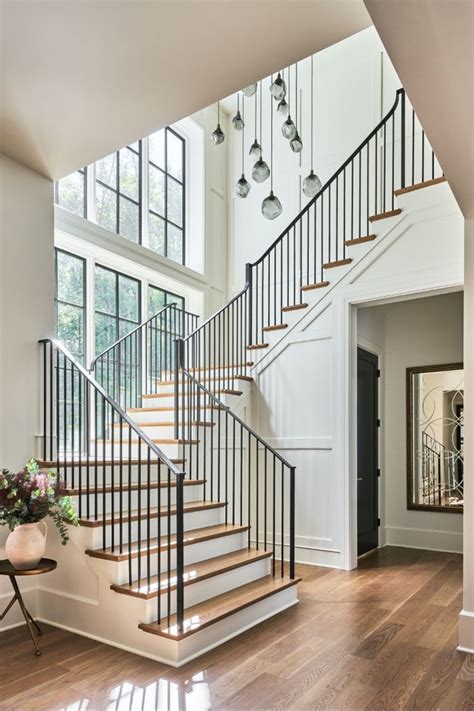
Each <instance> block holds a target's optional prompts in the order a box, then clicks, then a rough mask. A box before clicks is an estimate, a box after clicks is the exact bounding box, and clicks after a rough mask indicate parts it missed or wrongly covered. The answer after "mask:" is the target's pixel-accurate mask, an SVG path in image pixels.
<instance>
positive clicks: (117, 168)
mask: <svg viewBox="0 0 474 711" xmlns="http://www.w3.org/2000/svg"><path fill="white" fill-rule="evenodd" d="M135 143H138V150H136V149H135V148H132V146H131V145H127V146H124V147H123V148H120V149H119V150H118V151H114V152H113V153H110V154H109V155H108V156H105V158H108V157H109V156H111V155H115V187H114V186H112V185H108V184H107V183H106V182H104V181H103V180H101V179H100V178H98V177H97V168H96V170H95V183H96V184H97V183H98V184H99V185H101V186H102V187H103V188H105V189H106V190H110V192H112V193H115V233H116V234H118V235H120V236H121V237H123V238H124V239H126V240H127V241H128V242H131V243H132V244H140V245H141V244H143V217H142V212H143V209H142V206H143V140H142V139H140V140H139V141H135ZM124 150H129V151H131V152H132V153H134V154H135V155H136V156H138V200H135V199H134V198H131V197H130V196H129V195H126V194H125V193H124V192H122V191H121V190H120V151H124ZM99 162H100V161H96V163H95V165H97V163H99ZM121 199H123V200H127V201H128V202H131V203H132V204H133V205H135V206H136V207H137V208H138V239H137V241H136V242H135V240H132V239H129V238H128V237H127V236H126V235H124V234H122V233H121V232H120V200H121ZM95 206H96V218H95V221H96V223H97V224H98V225H99V226H100V227H103V228H104V229H108V228H107V227H104V226H103V225H101V224H100V223H99V222H98V221H97V196H95Z"/></svg>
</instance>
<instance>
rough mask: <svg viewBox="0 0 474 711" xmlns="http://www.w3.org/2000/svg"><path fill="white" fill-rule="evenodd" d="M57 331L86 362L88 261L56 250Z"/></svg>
mask: <svg viewBox="0 0 474 711" xmlns="http://www.w3.org/2000/svg"><path fill="white" fill-rule="evenodd" d="M55 306H56V333H57V336H58V338H59V340H60V341H62V343H64V345H65V346H66V348H68V349H69V350H70V351H71V353H72V354H73V355H74V356H75V357H76V358H77V359H78V360H79V361H80V362H81V363H84V359H85V351H86V343H85V330H86V261H85V259H82V257H76V256H75V255H74V254H69V252H63V251H62V250H60V249H57V250H56V298H55Z"/></svg>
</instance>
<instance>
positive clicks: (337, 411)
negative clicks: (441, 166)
mask: <svg viewBox="0 0 474 711" xmlns="http://www.w3.org/2000/svg"><path fill="white" fill-rule="evenodd" d="M399 205H400V206H401V207H402V214H401V215H400V216H399V217H398V218H393V220H392V221H387V224H386V225H384V224H383V222H382V223H379V225H378V226H376V227H375V228H374V229H375V230H376V234H377V238H376V240H375V241H374V242H370V243H367V244H366V245H362V246H358V247H354V248H353V251H352V252H351V256H353V257H354V259H355V261H354V262H353V263H352V264H351V265H350V267H349V268H347V269H342V270H341V271H339V270H334V273H331V276H330V279H331V285H330V287H329V288H328V289H325V290H321V289H318V290H316V291H315V292H312V293H311V292H308V295H307V297H305V298H306V300H307V301H308V302H309V305H310V307H309V308H308V309H305V310H303V311H302V312H294V313H293V314H290V315H288V316H287V320H288V323H289V327H288V328H287V329H286V331H284V332H283V335H281V332H278V331H276V332H274V333H273V334H267V337H268V338H269V340H270V347H269V348H267V349H265V352H264V355H263V356H262V357H261V359H260V360H259V362H258V364H257V367H256V368H255V370H254V373H255V378H256V381H257V387H256V388H255V389H254V391H253V393H254V395H253V398H254V399H253V403H252V412H253V413H254V427H255V429H256V430H257V431H258V432H259V434H260V435H261V436H262V437H264V438H265V439H266V440H267V441H268V442H269V443H270V444H271V445H272V446H274V447H275V448H276V449H278V450H281V452H282V454H283V456H284V457H285V458H286V459H287V460H288V461H289V462H291V463H292V464H294V465H295V466H296V549H297V553H296V555H297V559H298V560H300V561H302V562H308V563H315V564H318V565H330V566H336V567H341V568H352V567H355V566H356V565H357V549H356V542H357V467H356V462H357V457H356V436H355V435H356V412H357V410H356V383H357V370H356V368H357V359H356V347H357V341H358V338H357V336H358V333H357V320H356V318H355V316H356V309H357V306H358V305H361V304H362V303H365V304H366V305H368V304H369V303H370V304H372V305H374V304H376V303H378V304H380V303H384V302H387V301H389V300H397V301H399V300H401V299H404V298H415V296H418V297H420V296H422V295H431V294H433V293H436V292H443V291H444V292H446V291H450V290H454V289H459V288H460V287H461V285H462V281H463V242H462V236H463V235H462V217H461V215H460V213H459V210H458V208H457V205H456V203H455V201H454V198H453V196H452V193H451V192H450V190H449V187H448V186H447V185H446V184H444V185H438V186H435V187H432V188H429V189H427V190H426V191H416V192H414V193H412V194H410V195H406V196H403V199H402V198H400V199H399ZM336 271H338V272H339V273H336ZM338 280H339V281H338ZM458 298H460V297H458ZM359 313H361V314H362V315H361V323H362V326H361V334H360V337H359V342H360V343H361V345H364V346H365V347H367V348H370V349H375V352H382V351H383V349H384V347H385V336H384V322H383V319H382V317H381V316H378V318H377V319H375V318H374V319H372V321H371V322H370V323H369V322H368V320H367V317H365V319H364V310H363V309H359ZM461 318H462V317H461V316H459V318H458V320H457V322H456V323H457V326H458V331H457V333H458V336H459V337H460V331H459V328H460V323H461ZM364 320H365V323H364ZM450 328H453V324H451V323H450V325H449V326H448V328H447V331H448V333H449V337H450V339H451V340H452V337H453V334H452V333H451V332H450V330H449V329H450ZM362 335H363V340H362ZM415 335H416V337H417V338H418V335H417V334H416V333H415V334H413V333H412V337H413V338H414V336H415ZM420 340H421V339H420ZM428 345H429V342H428ZM420 347H421V346H420ZM458 348H462V343H461V341H459V342H458ZM382 355H383V353H382ZM447 355H448V353H445V352H444V351H443V352H442V353H441V355H440V358H442V359H443V360H444V358H445V357H447ZM451 355H452V354H451ZM458 359H459V353H458V356H457V357H456V358H455V360H458ZM429 360H430V358H428V362H429ZM450 360H452V358H450ZM389 367H392V366H391V365H390V366H388V365H387V364H386V363H384V360H383V358H382V360H381V368H382V370H383V371H384V372H386V371H387V370H388V368H389ZM403 383H404V381H403ZM399 395H400V397H402V398H403V397H404V385H402V390H401V393H399ZM381 417H382V418H384V412H383V409H382V412H381ZM385 419H386V417H385ZM387 427H388V424H387ZM387 446H388V445H387ZM381 449H382V455H383V447H382V448H381ZM390 456H391V457H393V458H395V457H397V456H398V457H399V460H400V462H401V463H402V466H403V465H404V461H405V451H404V450H402V451H401V453H400V452H399V451H398V450H397V451H396V452H395V453H393V450H391V454H390ZM382 485H383V482H382ZM387 496H388V493H387ZM400 500H403V502H405V498H404V495H401V498H400ZM410 513H415V515H417V514H416V512H410ZM382 516H383V514H382ZM418 516H423V514H418ZM444 516H445V517H446V518H450V521H447V522H446V524H444V523H443V524H442V525H443V526H447V527H448V530H449V527H450V526H452V527H454V528H453V529H452V532H453V534H454V538H456V540H457V541H458V542H459V541H460V530H461V529H460V525H461V522H460V518H461V517H460V516H456V515H455V514H445V515H444ZM456 519H459V522H458V526H457V528H456V523H455V521H456ZM427 520H428V519H427ZM390 521H391V522H392V524H393V522H394V521H395V519H393V518H390ZM398 525H400V524H398ZM405 525H406V524H405ZM416 525H418V523H417V524H416ZM430 525H431V527H432V528H433V524H430ZM410 526H411V527H413V526H414V524H413V523H412V522H411V523H410ZM427 527H429V526H427ZM382 542H383V541H382ZM392 542H393V539H392Z"/></svg>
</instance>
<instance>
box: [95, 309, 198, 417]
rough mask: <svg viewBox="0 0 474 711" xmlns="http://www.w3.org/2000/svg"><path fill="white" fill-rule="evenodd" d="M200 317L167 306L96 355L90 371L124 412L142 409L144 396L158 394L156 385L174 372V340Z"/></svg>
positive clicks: (187, 332)
mask: <svg viewBox="0 0 474 711" xmlns="http://www.w3.org/2000/svg"><path fill="white" fill-rule="evenodd" d="M198 321H199V317H198V316H196V314H193V313H191V312H190V311H186V310H184V309H182V308H180V307H179V305H178V304H176V303H172V304H168V305H167V306H165V307H164V308H162V309H161V310H160V311H158V313H156V314H154V315H153V316H151V317H150V318H149V319H147V320H146V321H144V322H143V323H141V324H139V325H138V326H136V328H134V329H132V330H131V331H130V332H129V333H127V334H126V335H125V336H123V337H122V338H119V339H118V340H117V341H115V342H114V343H112V345H110V346H109V347H108V348H106V349H105V350H104V351H102V352H101V353H99V354H98V355H97V356H96V357H95V358H94V360H93V361H92V363H91V365H90V371H91V372H92V373H93V374H94V377H95V378H96V380H97V381H98V382H99V383H100V384H101V385H102V387H103V388H104V390H105V391H106V392H107V393H108V394H109V395H110V396H111V397H112V398H113V399H114V400H115V401H116V402H117V403H119V404H120V405H121V406H122V407H123V408H124V409H127V408H136V407H139V406H140V405H141V399H142V397H143V395H145V394H150V395H153V394H155V393H156V392H157V387H158V382H159V381H161V380H163V378H165V377H170V373H172V372H173V369H174V362H173V358H174V347H173V341H174V339H175V338H180V337H181V338H183V337H185V336H187V335H188V334H189V333H192V332H193V331H194V330H195V329H196V327H197V325H198Z"/></svg>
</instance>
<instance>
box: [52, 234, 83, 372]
mask: <svg viewBox="0 0 474 711" xmlns="http://www.w3.org/2000/svg"><path fill="white" fill-rule="evenodd" d="M59 253H61V254H65V255H66V256H68V257H72V258H73V259H76V260H77V261H79V262H82V267H83V269H82V294H83V304H82V306H79V305H78V304H74V303H72V302H70V301H65V300H64V299H60V298H59V288H58V287H59V281H58V254H59ZM59 304H65V305H66V306H69V307H71V308H74V309H78V310H81V311H82V314H83V320H82V323H83V352H82V360H81V354H78V353H74V352H73V351H72V350H71V353H72V355H74V357H75V358H77V360H78V361H79V362H82V363H83V364H85V363H86V359H87V328H88V318H87V307H88V304H87V259H86V258H85V257H81V256H80V255H78V254H74V252H69V251H68V250H67V249H62V248H61V247H55V248H54V317H55V333H56V336H57V337H59V331H58V326H59V319H58V305H59ZM65 345H68V344H65Z"/></svg>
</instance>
